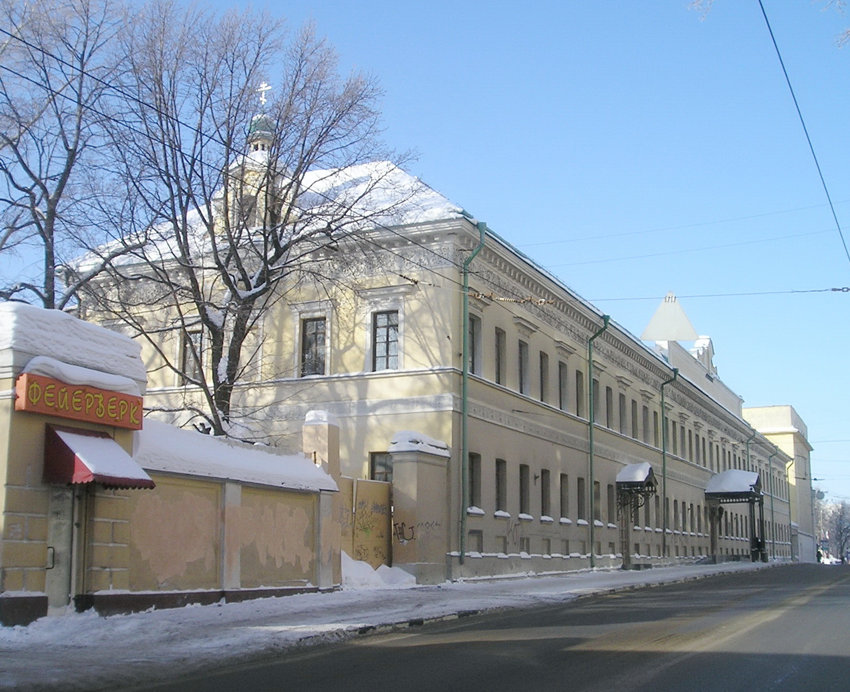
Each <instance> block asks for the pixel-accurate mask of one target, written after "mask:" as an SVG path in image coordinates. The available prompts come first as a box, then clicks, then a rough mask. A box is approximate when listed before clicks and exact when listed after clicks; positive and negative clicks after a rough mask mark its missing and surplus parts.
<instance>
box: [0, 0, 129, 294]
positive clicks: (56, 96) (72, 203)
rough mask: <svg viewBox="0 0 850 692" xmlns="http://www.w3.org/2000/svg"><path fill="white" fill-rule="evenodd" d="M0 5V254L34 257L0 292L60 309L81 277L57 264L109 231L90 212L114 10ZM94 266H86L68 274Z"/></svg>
mask: <svg viewBox="0 0 850 692" xmlns="http://www.w3.org/2000/svg"><path fill="white" fill-rule="evenodd" d="M0 13H2V20H0V26H2V27H5V28H2V29H0V50H2V60H0V223H2V231H0V252H3V253H4V256H5V258H6V260H7V262H8V261H10V254H14V255H15V256H16V257H17V259H18V260H19V262H20V263H21V265H23V264H26V263H27V260H29V259H30V258H32V257H33V256H35V257H36V258H37V259H36V260H35V261H34V262H33V263H32V264H33V265H34V266H35V267H36V268H34V269H33V270H32V271H28V270H27V269H25V268H23V267H21V268H20V269H19V272H18V274H17V275H16V276H15V277H14V279H12V278H11V277H9V278H8V280H7V283H8V285H5V286H0V298H3V299H7V300H8V299H16V300H26V301H29V302H36V303H40V304H41V305H43V306H44V307H46V308H60V309H61V308H65V307H67V306H68V305H69V303H71V302H72V301H73V299H74V297H75V294H76V291H77V289H78V288H79V283H73V284H70V285H68V284H63V282H62V281H61V277H60V269H61V268H62V266H63V265H64V264H65V262H66V261H68V260H70V259H72V258H73V257H75V256H77V255H79V254H80V253H81V252H83V250H86V249H88V248H91V247H95V246H97V245H99V244H102V243H103V242H104V240H105V239H106V238H108V237H109V233H108V232H107V231H106V230H105V228H108V227H106V226H105V225H104V224H102V223H99V219H100V215H99V213H98V210H99V208H101V205H102V203H103V201H104V200H103V197H102V194H101V193H102V192H104V191H105V185H104V178H103V176H102V175H101V174H100V173H99V172H95V170H94V169H95V168H96V167H98V165H99V163H98V157H99V155H100V153H101V147H102V144H103V141H104V140H103V137H102V133H103V125H104V118H105V114H104V109H105V108H106V107H107V104H106V101H107V96H108V95H109V93H110V88H111V82H112V80H114V77H115V70H116V63H115V56H114V50H113V49H114V47H115V39H116V36H117V32H118V31H119V29H120V27H121V24H122V23H121V14H120V9H119V8H117V7H116V6H114V5H113V3H112V1H111V0H64V1H60V0H53V1H52V2H42V3H32V2H26V1H25V0H2V5H0ZM94 183H96V184H94ZM118 251H119V250H118V247H117V246H113V248H112V252H113V253H116V252H118ZM102 266H103V263H99V264H98V263H92V264H90V266H89V271H88V272H87V273H86V274H81V275H78V276H77V277H76V281H77V282H85V281H86V280H88V279H89V278H90V277H91V276H93V275H95V274H97V272H98V271H99V270H100V269H102Z"/></svg>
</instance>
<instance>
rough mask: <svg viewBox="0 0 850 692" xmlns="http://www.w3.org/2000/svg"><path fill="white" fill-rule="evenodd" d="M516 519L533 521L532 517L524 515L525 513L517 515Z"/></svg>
mask: <svg viewBox="0 0 850 692" xmlns="http://www.w3.org/2000/svg"><path fill="white" fill-rule="evenodd" d="M517 519H519V520H520V521H534V517H533V516H531V515H530V514H526V513H525V512H520V513H519V514H517Z"/></svg>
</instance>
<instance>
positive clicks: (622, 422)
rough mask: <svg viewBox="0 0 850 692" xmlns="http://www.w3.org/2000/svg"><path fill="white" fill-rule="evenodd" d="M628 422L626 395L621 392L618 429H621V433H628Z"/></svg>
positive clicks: (619, 396) (618, 406)
mask: <svg viewBox="0 0 850 692" xmlns="http://www.w3.org/2000/svg"><path fill="white" fill-rule="evenodd" d="M627 424H628V418H626V395H625V394H623V393H622V392H620V394H619V395H618V397H617V430H619V432H620V434H621V435H625V434H626V425H627Z"/></svg>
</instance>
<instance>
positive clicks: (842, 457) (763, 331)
mask: <svg viewBox="0 0 850 692" xmlns="http://www.w3.org/2000/svg"><path fill="white" fill-rule="evenodd" d="M210 4H212V5H213V6H215V7H221V8H225V7H229V6H246V5H247V4H248V3H240V2H236V1H235V0H233V1H228V0H215V2H213V3H210ZM764 4H765V8H766V11H767V14H768V17H769V19H770V21H771V24H772V27H773V30H774V34H775V36H776V40H777V42H778V45H779V48H780V50H781V52H782V57H783V59H784V62H785V66H786V68H787V69H788V72H789V75H790V78H791V81H792V84H793V86H794V88H795V91H796V94H797V98H798V101H799V104H800V108H801V109H802V112H803V116H804V118H805V121H806V125H807V127H808V131H809V134H810V136H811V139H812V142H813V144H814V147H815V151H816V154H817V156H818V159H819V162H820V165H821V168H822V171H823V175H824V177H825V180H826V183H827V186H828V189H829V192H830V194H831V196H832V200H833V202H834V205H835V210H836V213H837V215H838V219H839V221H840V222H841V223H842V229H843V228H844V226H843V224H846V225H847V229H846V236H847V238H848V241H850V120H848V117H847V116H848V105H847V104H848V103H850V100H848V95H849V94H850V46H848V47H846V48H839V47H838V46H837V44H836V40H837V38H838V36H839V35H840V34H841V33H842V32H843V31H844V30H845V29H847V28H848V27H850V14H841V13H840V12H839V11H837V10H836V9H834V8H827V2H826V0H823V2H821V1H820V0H813V1H811V2H810V1H808V0H764ZM253 5H254V7H257V8H261V7H262V3H257V2H255V3H253ZM269 8H270V11H271V12H272V13H273V14H275V15H278V16H285V17H286V18H287V19H288V21H289V22H290V24H291V26H292V27H293V28H297V27H298V26H300V25H302V24H303V23H304V22H306V21H313V22H314V23H315V26H316V29H317V31H318V33H319V35H322V36H325V37H327V38H328V40H329V41H330V43H331V44H332V45H333V46H334V47H335V48H336V49H337V51H338V53H339V56H340V64H341V69H342V71H343V72H348V71H350V70H361V71H365V72H368V73H370V74H372V75H374V76H375V77H376V78H377V79H378V81H379V82H380V83H381V85H382V86H383V89H384V91H385V96H384V100H383V112H384V115H385V125H386V139H387V142H388V143H389V144H390V145H391V146H393V147H394V148H396V149H398V150H407V149H414V150H415V151H417V152H418V158H417V159H416V160H415V161H414V162H413V163H412V164H411V165H410V166H408V169H409V170H410V172H412V173H414V174H416V175H418V176H419V177H421V178H422V179H423V180H424V181H425V182H426V183H428V184H429V185H431V186H432V187H434V188H435V189H437V190H438V191H440V192H441V193H442V194H444V195H445V196H446V197H448V198H449V199H451V200H452V201H453V202H455V203H456V204H458V205H460V206H462V207H464V208H466V209H467V210H469V211H470V212H471V213H473V214H474V215H476V216H477V217H478V218H480V219H482V220H484V221H486V222H487V223H488V225H489V226H490V227H491V228H492V229H493V230H494V231H495V232H497V233H498V234H499V235H501V236H502V237H504V238H505V239H507V240H508V241H509V242H511V243H513V244H514V245H515V246H517V247H518V248H519V249H521V250H522V251H524V252H525V253H526V254H528V255H529V256H531V257H532V258H533V259H535V260H536V261H537V262H538V263H539V264H540V265H542V266H544V267H546V268H547V269H549V270H550V271H551V272H553V273H554V274H556V275H557V276H558V277H560V278H561V280H562V281H563V282H564V283H565V284H567V285H568V286H570V287H571V288H572V289H573V290H575V291H576V292H577V293H579V294H580V295H581V296H582V297H584V298H586V299H587V300H590V301H591V302H593V303H594V304H596V305H597V306H598V307H599V308H600V310H602V311H604V312H607V313H609V314H610V315H611V316H612V318H613V319H614V320H615V321H616V322H618V323H619V324H620V325H621V326H623V327H625V328H626V329H628V330H629V331H631V332H632V333H634V334H636V335H640V334H641V332H642V331H643V329H644V327H645V326H646V324H647V323H648V322H649V320H650V318H651V316H652V314H653V312H654V311H655V309H656V307H657V305H658V303H659V302H660V301H661V299H662V298H663V296H664V295H665V294H666V293H667V292H668V291H673V292H674V293H676V295H677V296H679V301H680V303H681V304H682V306H683V307H684V309H685V311H686V312H687V314H688V316H689V317H690V319H691V322H692V323H693V324H694V326H695V328H696V330H697V332H699V333H700V334H705V335H708V336H710V337H711V338H712V339H713V341H714V346H715V350H716V358H715V363H716V365H717V367H718V371H719V375H720V377H721V378H722V379H723V381H724V382H725V383H726V384H727V385H728V386H730V387H731V388H732V389H733V390H734V391H736V392H737V393H739V394H740V395H741V396H742V397H743V399H744V402H745V405H748V406H766V405H774V404H791V405H793V406H794V407H795V409H796V410H797V411H798V413H799V414H800V415H801V416H802V418H803V419H804V420H805V422H806V423H807V424H808V428H809V439H810V441H811V442H812V444H813V445H814V447H815V450H814V452H813V455H812V458H813V466H814V475H815V476H816V477H817V478H821V479H823V480H822V481H819V482H817V483H816V485H818V486H819V487H821V488H822V489H823V490H825V491H826V492H827V497H828V498H830V499H848V500H850V429H848V425H847V422H846V421H847V415H848V408H850V407H848V392H850V375H849V374H848V371H849V369H848V364H847V362H846V350H847V344H848V343H850V321H848V313H850V293H839V292H802V291H817V290H819V289H830V288H840V287H844V286H850V260H848V258H847V256H846V254H845V250H844V247H843V245H842V241H841V237H840V236H839V232H838V230H837V227H836V224H835V221H834V220H833V217H832V213H831V211H830V209H829V207H828V206H827V199H826V195H825V193H824V190H823V187H822V185H821V182H820V179H819V177H818V172H817V169H816V167H815V165H814V162H813V159H812V156H811V153H810V152H809V148H808V144H807V142H806V138H805V135H804V132H803V129H802V127H801V125H800V121H799V119H798V116H797V113H796V110H795V107H794V103H793V101H792V98H791V96H790V93H789V90H788V87H787V85H786V83H785V78H784V76H783V74H782V70H781V66H780V63H779V60H778V59H777V56H776V52H775V50H774V47H773V44H772V42H771V38H770V35H769V33H768V30H767V28H766V25H765V22H764V19H763V17H762V14H761V10H760V8H759V4H758V1H757V0H715V2H714V3H713V6H712V7H711V9H710V11H709V12H708V13H707V14H705V15H704V16H703V15H702V14H700V13H698V12H695V11H692V10H690V9H689V0H667V1H661V0H647V1H642V2H634V1H632V2H629V1H625V2H613V1H608V0H593V1H587V0H560V1H551V2H533V1H532V2H527V3H522V4H519V3H516V2H501V1H499V0H493V1H490V2H484V1H480V2H471V1H468V0H467V1H464V0H455V1H454V2H445V1H444V0H429V1H428V2H398V0H395V1H393V2H390V1H378V0H356V1H355V0H347V1H343V0H336V1H329V0H312V1H310V2H308V1H304V0H287V1H286V2H281V3H269ZM795 292H800V293H795Z"/></svg>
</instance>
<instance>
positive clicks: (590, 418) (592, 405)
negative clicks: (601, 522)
mask: <svg viewBox="0 0 850 692" xmlns="http://www.w3.org/2000/svg"><path fill="white" fill-rule="evenodd" d="M610 320H611V316H610V315H602V326H601V327H600V328H599V329H598V330H597V332H596V333H595V334H594V335H593V336H591V337H590V339H588V341H587V399H588V404H589V405H588V412H587V442H588V446H589V448H590V452H589V454H588V471H587V475H588V476H589V477H590V480H589V482H588V491H589V493H590V503H589V505H590V518H589V521H588V522H587V523H588V525H589V526H590V566H591V568H593V567H595V566H596V556H595V554H594V552H593V551H594V544H595V528H596V506H595V505H596V503H595V502H594V496H595V486H594V484H593V426H594V424H595V422H596V402H595V401H594V397H593V342H594V341H595V340H596V338H597V337H599V336H602V334H603V332H604V331H605V330H606V329H608V322H610Z"/></svg>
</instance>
